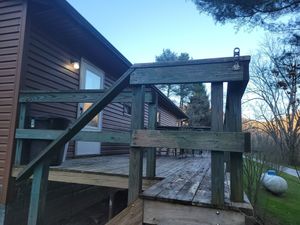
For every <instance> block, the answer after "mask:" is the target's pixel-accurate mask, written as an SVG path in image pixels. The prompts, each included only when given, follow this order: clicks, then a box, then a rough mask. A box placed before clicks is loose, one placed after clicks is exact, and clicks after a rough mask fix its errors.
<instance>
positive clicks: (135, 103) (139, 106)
mask: <svg viewBox="0 0 300 225" xmlns="http://www.w3.org/2000/svg"><path fill="white" fill-rule="evenodd" d="M131 118H132V119H131V129H132V130H135V129H143V128H144V85H140V86H135V87H133V88H132V115H131ZM142 179H143V151H142V148H137V147H131V148H130V159H129V181H128V204H130V203H132V202H134V201H135V200H136V199H137V198H138V196H139V194H140V192H141V191H142Z"/></svg>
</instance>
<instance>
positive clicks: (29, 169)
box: [16, 68, 134, 181]
mask: <svg viewBox="0 0 300 225" xmlns="http://www.w3.org/2000/svg"><path fill="white" fill-rule="evenodd" d="M133 71H134V69H132V68H130V69H129V70H127V71H126V72H125V73H124V74H123V75H122V76H121V77H120V78H119V79H118V80H117V81H116V82H115V83H114V84H113V85H112V86H111V87H110V88H109V89H108V91H107V92H105V93H104V95H103V96H100V97H99V99H98V101H97V102H95V103H94V104H93V105H92V106H91V107H90V108H89V109H88V110H87V111H85V112H84V113H83V114H82V115H81V116H80V117H79V118H78V119H77V120H76V121H75V123H74V124H72V125H71V127H70V128H68V129H67V130H65V131H64V132H63V133H62V134H61V135H60V136H59V137H58V138H57V139H56V140H54V141H53V142H51V144H49V145H48V146H47V147H46V148H45V149H44V150H43V151H41V153H40V154H39V155H38V156H37V157H36V158H35V159H33V160H32V161H31V162H30V163H29V164H28V165H27V166H26V167H25V168H24V170H23V171H21V172H20V173H19V175H18V176H17V178H16V180H17V181H22V180H24V179H27V178H29V177H30V176H31V174H32V173H33V171H34V169H35V168H36V167H37V166H38V165H39V163H41V162H42V161H43V160H45V159H47V158H50V157H51V156H52V155H53V154H55V153H56V152H57V151H59V148H60V147H62V146H63V145H64V144H65V143H66V142H68V141H70V140H71V139H72V138H73V137H74V136H75V135H76V134H77V133H78V132H79V131H80V130H81V129H82V128H84V127H85V126H86V125H87V124H88V123H89V122H90V121H91V120H92V119H93V118H94V117H95V116H96V115H97V114H98V113H99V112H100V111H101V110H103V109H104V107H105V106H106V105H108V104H109V103H110V102H111V100H112V99H113V98H115V97H116V96H117V95H118V94H119V93H120V92H121V91H122V90H123V89H124V88H125V87H127V86H128V85H129V78H130V74H131V73H132V72H133Z"/></svg>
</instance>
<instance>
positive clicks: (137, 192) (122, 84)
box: [0, 0, 251, 225]
mask: <svg viewBox="0 0 300 225" xmlns="http://www.w3.org/2000/svg"><path fill="white" fill-rule="evenodd" d="M249 62H250V57H249V56H239V55H234V57H226V58H215V59H203V60H191V61H188V62H172V63H158V64H157V63H150V64H147V63H146V64H135V65H131V63H130V62H129V61H128V60H127V59H126V58H125V57H124V56H123V55H122V54H121V53H120V52H119V51H118V50H117V49H115V48H114V47H113V46H112V45H111V44H110V43H109V42H108V41H107V40H106V39H105V38H104V37H103V36H102V35H101V34H100V33H99V32H98V31H97V30H96V29H95V28H94V27H93V26H91V25H90V24H89V23H88V22H87V21H86V20H85V19H84V18H83V17H82V16H81V15H80V14H79V13H78V12H77V11H76V10H74V9H73V8H72V7H71V6H70V5H69V4H68V3H67V1H65V0H52V1H43V0H9V1H8V0H0V104H1V105H0V106H1V107H0V131H1V133H0V196H1V200H0V203H2V204H6V216H5V223H6V224H9V225H23V224H24V225H25V224H27V225H42V224H43V225H44V224H56V223H57V222H58V221H59V220H61V219H63V218H65V217H67V216H69V217H70V216H73V215H74V214H76V213H77V212H79V211H80V210H82V209H84V208H86V207H88V206H90V205H92V204H95V203H97V202H99V201H101V200H103V199H108V198H109V207H108V208H109V213H107V214H108V217H109V219H111V218H112V217H113V216H115V215H116V216H115V217H114V218H113V219H112V220H111V221H110V222H109V223H108V224H110V225H113V224H118V225H120V224H124V225H125V224H126V225H141V224H143V223H145V224H153V225H155V224H161V225H163V224H178V225H179V224H183V225H187V224H201V223H203V224H228V225H229V224H230V225H242V224H245V214H244V212H246V211H247V212H248V211H251V205H250V204H249V202H248V201H247V198H246V197H245V196H244V192H243V185H242V180H243V172H242V161H243V156H242V154H243V152H245V151H250V145H249V143H250V140H249V139H250V137H249V134H245V133H242V132H241V98H242V96H243V93H244V90H245V88H246V86H247V83H248V80H249ZM198 82H206V83H211V85H212V86H211V87H212V95H211V106H212V127H211V131H209V132H207V131H205V132H203V131H199V130H180V129H174V126H179V125H180V122H181V120H182V119H184V118H186V115H185V114H184V113H183V112H182V111H181V110H180V109H179V108H178V107H177V106H176V105H174V104H173V103H172V102H171V101H170V100H169V99H168V98H167V97H166V96H164V95H163V94H162V93H161V92H160V91H158V90H157V89H156V88H155V86H154V85H157V84H162V83H163V84H173V83H174V84H180V83H198ZM225 82H228V88H227V98H226V110H225V115H223V83H225ZM90 89H91V90H90ZM61 117H63V118H66V119H68V120H69V121H70V125H69V126H67V125H66V126H65V127H64V128H62V127H60V126H61V125H62V123H60V122H58V124H59V127H60V128H59V129H58V130H55V129H54V127H50V129H49V127H45V126H44V127H38V126H37V124H38V123H39V121H43V120H45V118H53V119H57V121H61V120H59V119H58V118H61ZM132 118H133V119H132ZM157 125H161V126H164V127H166V126H172V127H173V128H172V129H166V128H164V129H163V130H157V129H156V126H157ZM47 128H48V129H47ZM146 128H147V129H146ZM223 128H224V131H225V132H223ZM45 139H46V140H49V141H50V142H49V143H47V145H45V146H44V147H43V148H42V149H41V151H40V152H39V153H37V155H34V156H33V157H32V159H30V160H29V161H28V160H27V161H26V160H24V158H26V156H27V158H28V155H29V153H30V149H31V147H30V148H29V147H28V146H29V145H28V146H27V144H28V142H27V141H29V142H31V143H30V146H37V144H36V143H37V142H33V141H37V140H45ZM33 143H35V144H33ZM67 143H68V147H65V146H66V144H67ZM61 148H65V149H67V159H70V160H66V161H65V162H64V163H63V164H62V165H61V166H55V167H53V166H50V161H51V160H52V158H53V157H54V156H57V155H58V154H59V152H60V149H61ZM157 148H176V149H192V150H193V149H204V150H209V151H211V155H209V156H207V157H206V158H205V159H202V158H186V159H183V160H176V159H174V158H168V157H159V158H156V149H157ZM128 152H129V155H127V154H121V153H128ZM224 152H228V154H229V157H230V174H226V175H225V174H224V169H225V168H224V166H225V164H224V162H225V160H224ZM144 153H145V155H146V157H143V154H144ZM99 155H102V156H100V157H99ZM104 155H110V156H104ZM79 156H80V157H79ZM82 156H85V157H82ZM87 156H98V157H87ZM73 158H75V159H73ZM23 162H25V164H26V165H23ZM144 163H146V165H145V167H143V164H144ZM120 190H121V191H124V192H126V198H125V202H126V204H125V205H122V204H120V202H122V203H124V199H123V201H119V199H118V198H116V197H115V195H114V193H117V192H118V191H120ZM143 191H144V192H143ZM127 202H128V205H127ZM114 203H119V206H120V205H122V207H119V209H118V210H116V208H118V207H117V206H116V204H114ZM1 208H3V207H0V210H1ZM124 208H125V209H124ZM122 209H124V210H123V211H122V212H121V213H120V214H118V212H120V210H122ZM117 214H118V215H117ZM0 215H1V213H0ZM45 218H47V220H45Z"/></svg>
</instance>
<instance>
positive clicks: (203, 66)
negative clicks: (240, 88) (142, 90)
mask: <svg viewBox="0 0 300 225" xmlns="http://www.w3.org/2000/svg"><path fill="white" fill-rule="evenodd" d="M244 58H245V59H244ZM244 58H243V57H241V58H240V64H243V63H248V61H249V60H250V59H249V57H244ZM243 59H244V61H243ZM233 65H234V59H233V58H221V59H211V60H209V59H207V60H190V61H188V62H168V63H152V64H150V63H149V64H137V65H134V68H136V70H135V71H134V72H133V73H132V75H131V76H130V84H176V83H178V84H179V83H197V82H227V81H242V80H244V77H243V76H244V73H243V69H244V67H243V66H241V67H240V70H237V71H236V70H233Z"/></svg>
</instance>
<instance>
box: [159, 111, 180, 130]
mask: <svg viewBox="0 0 300 225" xmlns="http://www.w3.org/2000/svg"><path fill="white" fill-rule="evenodd" d="M158 111H159V112H160V124H159V125H160V126H178V119H177V117H176V116H175V115H173V114H172V113H171V112H169V111H168V110H167V109H165V108H163V107H161V106H159V107H158Z"/></svg>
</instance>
